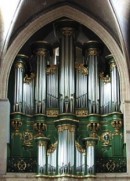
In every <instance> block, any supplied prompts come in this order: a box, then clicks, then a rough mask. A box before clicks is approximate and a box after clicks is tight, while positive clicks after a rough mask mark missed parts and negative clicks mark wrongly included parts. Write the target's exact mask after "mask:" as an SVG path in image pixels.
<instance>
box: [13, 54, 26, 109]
mask: <svg viewBox="0 0 130 181" xmlns="http://www.w3.org/2000/svg"><path fill="white" fill-rule="evenodd" d="M27 59H28V57H27V56H26V55H23V54H18V55H17V57H16V60H15V64H14V66H15V88H14V106H13V108H14V110H13V111H14V112H22V111H23V76H24V72H25V61H26V60H27Z"/></svg>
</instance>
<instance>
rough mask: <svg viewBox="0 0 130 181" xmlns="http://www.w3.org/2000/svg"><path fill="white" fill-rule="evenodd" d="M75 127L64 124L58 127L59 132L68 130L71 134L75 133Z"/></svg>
mask: <svg viewBox="0 0 130 181" xmlns="http://www.w3.org/2000/svg"><path fill="white" fill-rule="evenodd" d="M75 128H76V126H75V125H70V124H63V125H59V126H58V132H63V131H64V130H68V131H70V132H75Z"/></svg>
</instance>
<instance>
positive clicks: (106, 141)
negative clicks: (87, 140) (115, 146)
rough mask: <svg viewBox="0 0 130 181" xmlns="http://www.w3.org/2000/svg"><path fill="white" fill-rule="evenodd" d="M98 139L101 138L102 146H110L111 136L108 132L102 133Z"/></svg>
mask: <svg viewBox="0 0 130 181" xmlns="http://www.w3.org/2000/svg"><path fill="white" fill-rule="evenodd" d="M100 138H101V141H102V142H103V145H104V146H108V145H109V144H110V139H111V134H110V132H108V131H107V132H104V133H103V134H102V135H101V137H100Z"/></svg>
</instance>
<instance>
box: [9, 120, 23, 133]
mask: <svg viewBox="0 0 130 181" xmlns="http://www.w3.org/2000/svg"><path fill="white" fill-rule="evenodd" d="M11 126H12V127H13V128H14V129H15V132H16V133H18V132H19V128H20V127H21V126H22V121H21V120H20V119H14V120H11Z"/></svg>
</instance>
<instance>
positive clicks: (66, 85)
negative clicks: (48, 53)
mask: <svg viewBox="0 0 130 181" xmlns="http://www.w3.org/2000/svg"><path fill="white" fill-rule="evenodd" d="M71 23H72V22H71V21H70V22H67V23H66V22H62V23H61V25H60V27H58V28H57V29H58V30H57V32H58V37H59V39H60V71H59V96H60V113H67V112H70V113H74V99H75V96H74V95H75V81H74V79H75V67H74V65H75V46H74V38H75V29H74V27H73V25H72V24H71Z"/></svg>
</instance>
